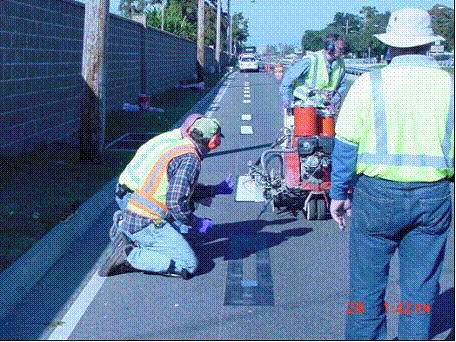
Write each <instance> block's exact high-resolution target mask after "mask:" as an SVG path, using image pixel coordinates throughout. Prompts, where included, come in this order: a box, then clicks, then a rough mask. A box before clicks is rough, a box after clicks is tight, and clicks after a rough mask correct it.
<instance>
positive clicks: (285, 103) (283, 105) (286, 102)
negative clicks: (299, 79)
mask: <svg viewBox="0 0 456 342" xmlns="http://www.w3.org/2000/svg"><path fill="white" fill-rule="evenodd" d="M289 107H290V102H289V101H288V100H283V101H282V108H289Z"/></svg>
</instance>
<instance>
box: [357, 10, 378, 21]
mask: <svg viewBox="0 0 456 342" xmlns="http://www.w3.org/2000/svg"><path fill="white" fill-rule="evenodd" d="M359 13H360V14H364V24H367V23H368V22H369V21H371V20H372V19H373V18H374V17H375V15H376V14H377V13H378V11H377V9H376V8H375V6H374V7H372V6H363V7H362V8H361V11H359Z"/></svg>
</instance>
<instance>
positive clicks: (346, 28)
mask: <svg viewBox="0 0 456 342" xmlns="http://www.w3.org/2000/svg"><path fill="white" fill-rule="evenodd" d="M342 27H345V37H346V36H347V35H348V29H349V28H351V26H348V19H347V24H346V25H345V26H342Z"/></svg>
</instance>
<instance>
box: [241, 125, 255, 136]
mask: <svg viewBox="0 0 456 342" xmlns="http://www.w3.org/2000/svg"><path fill="white" fill-rule="evenodd" d="M241 134H253V129H252V126H241Z"/></svg>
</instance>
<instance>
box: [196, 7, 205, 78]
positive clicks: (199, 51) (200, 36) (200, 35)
mask: <svg viewBox="0 0 456 342" xmlns="http://www.w3.org/2000/svg"><path fill="white" fill-rule="evenodd" d="M196 74H197V75H198V82H202V81H204V0H198V29H197V36H196Z"/></svg>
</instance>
